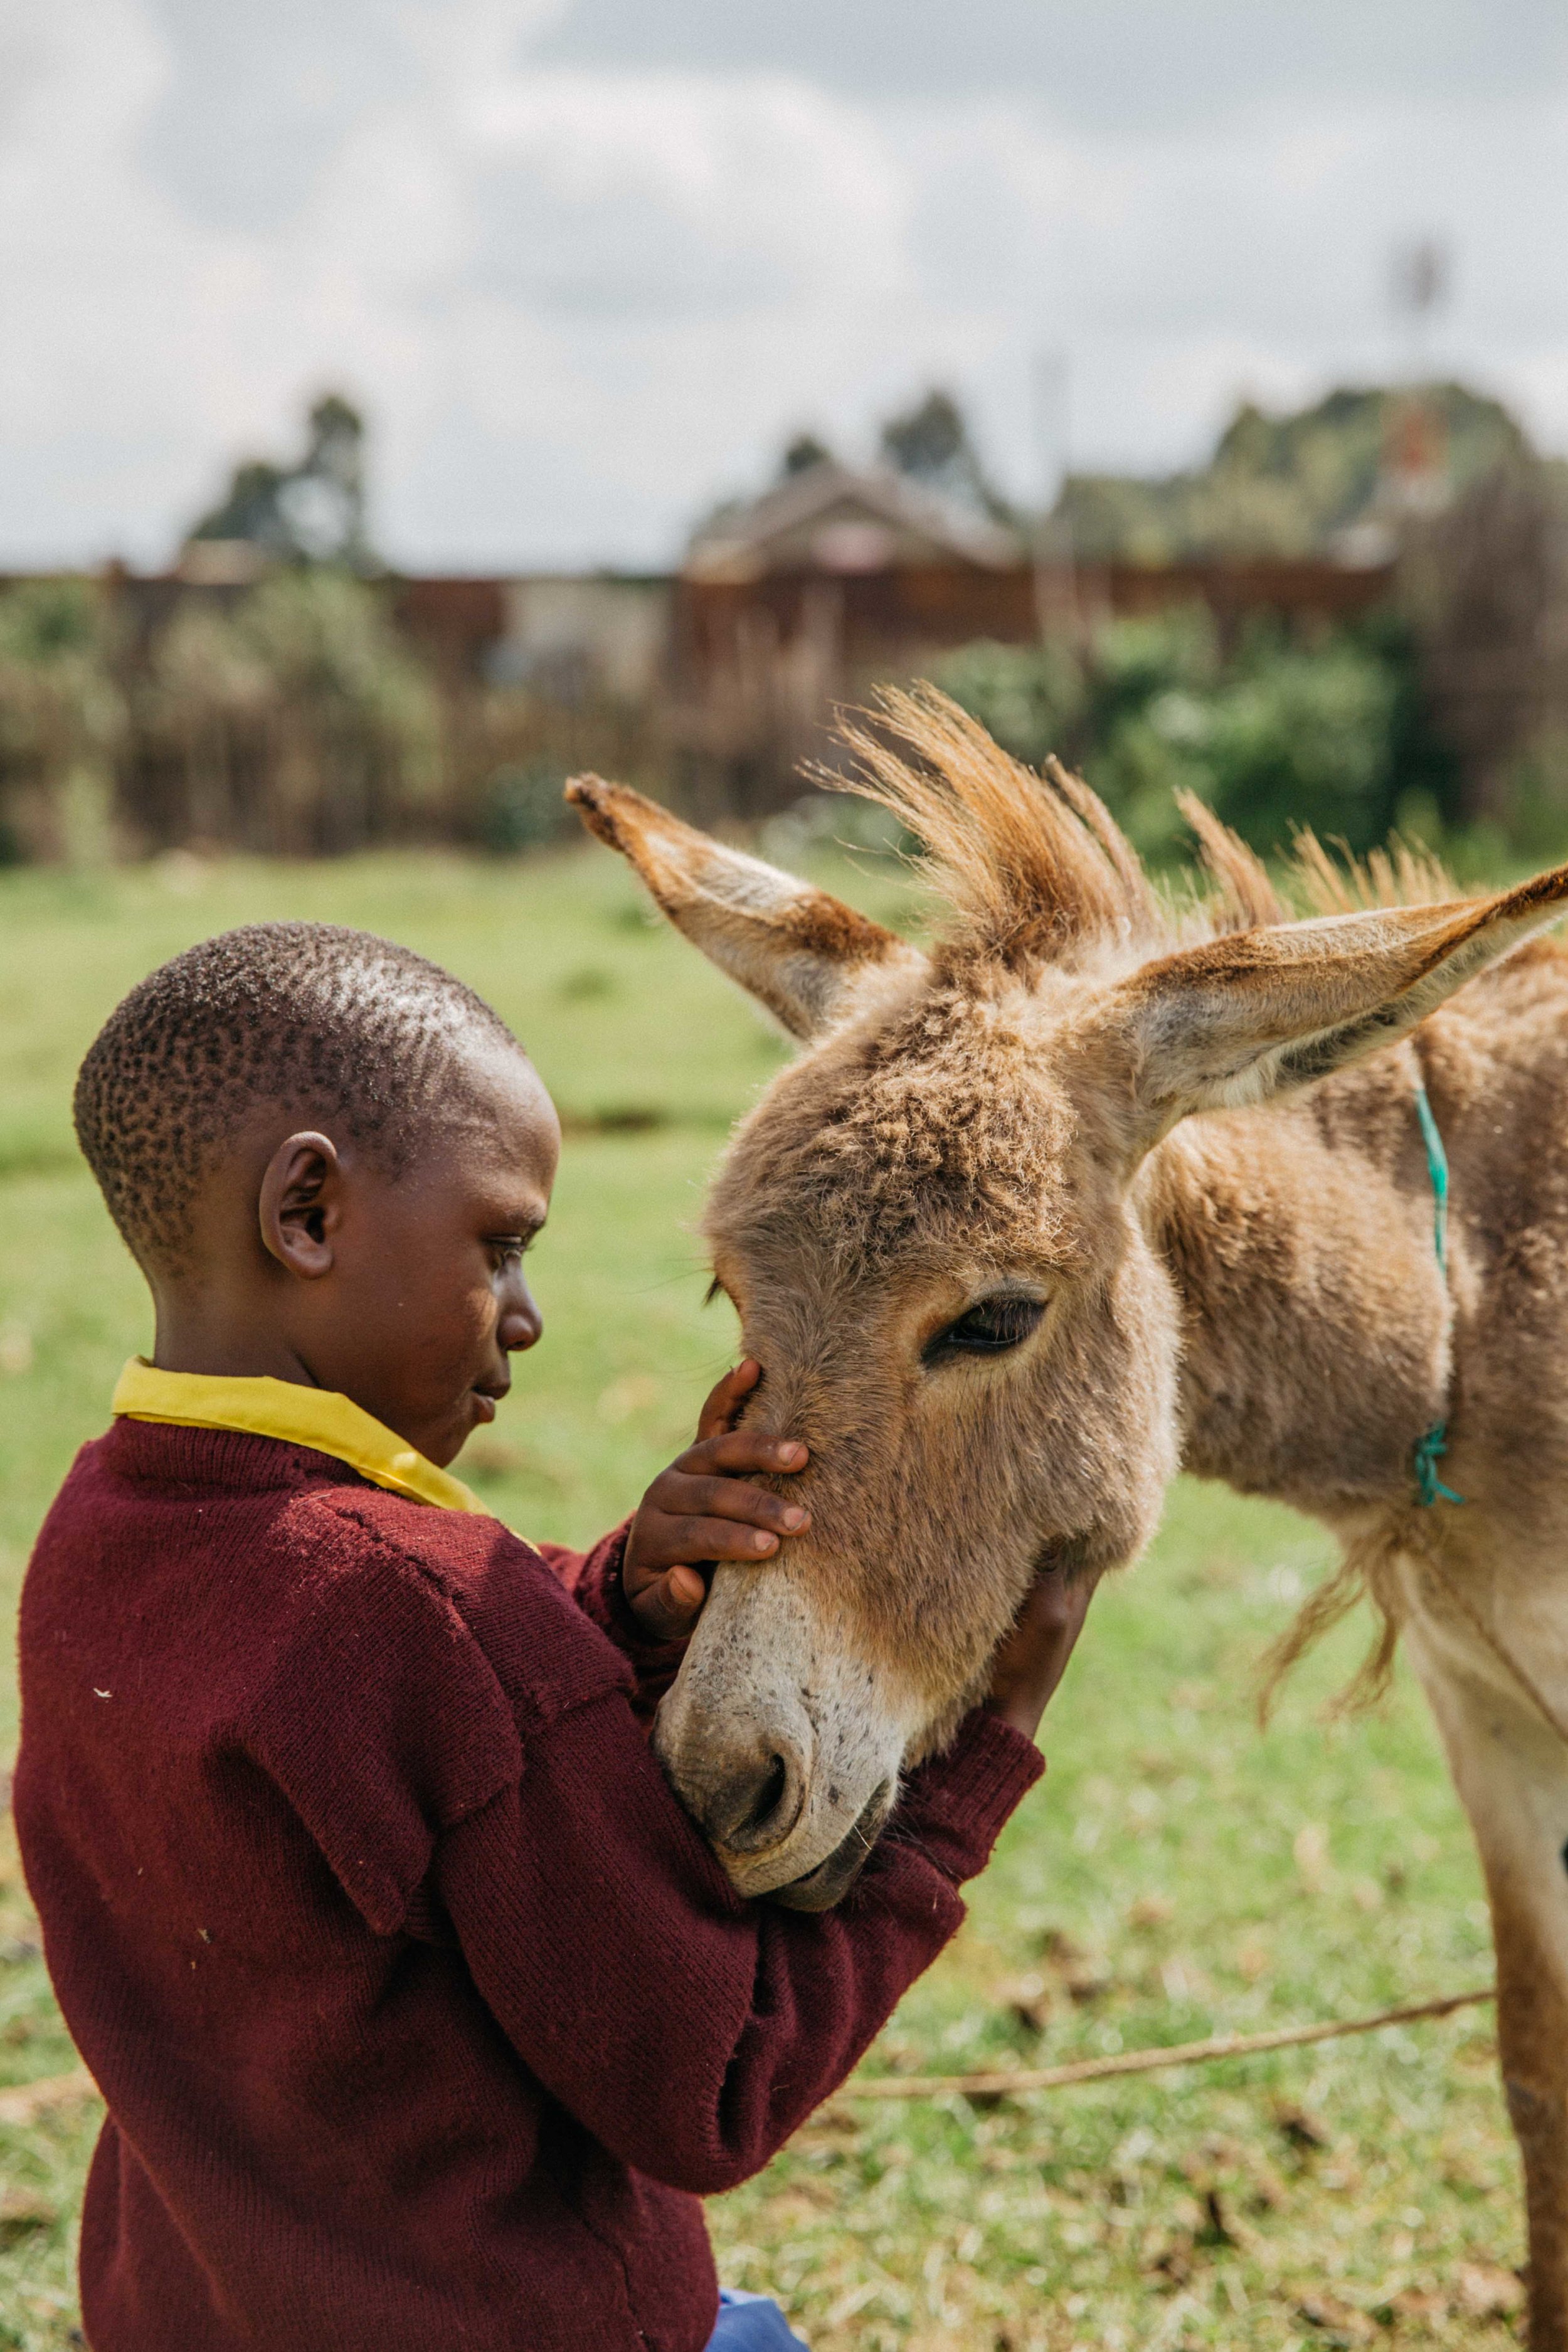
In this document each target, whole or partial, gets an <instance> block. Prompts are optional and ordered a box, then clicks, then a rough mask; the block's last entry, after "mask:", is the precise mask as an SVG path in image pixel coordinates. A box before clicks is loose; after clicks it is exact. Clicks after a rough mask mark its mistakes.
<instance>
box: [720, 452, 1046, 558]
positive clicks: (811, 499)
mask: <svg viewBox="0 0 1568 2352" xmlns="http://www.w3.org/2000/svg"><path fill="white" fill-rule="evenodd" d="M1024 560H1025V559H1024V549H1023V547H1022V545H1021V543H1020V541H1018V539H1017V538H1016V536H1015V534H1014V533H1013V532H1012V531H1010V530H1004V529H1003V528H1002V527H1001V525H1000V524H998V523H994V522H993V521H992V520H990V518H989V517H988V516H985V515H982V514H976V513H975V512H974V511H973V509H970V508H968V507H964V506H961V505H960V504H958V502H957V501H956V500H954V499H948V498H943V497H942V496H941V495H940V494H939V493H937V492H936V491H934V490H928V489H923V488H921V487H920V486H919V485H918V484H917V483H914V482H911V481H910V479H909V478H908V477H907V476H906V475H903V474H897V473H894V472H892V471H891V470H890V469H888V468H884V467H877V468H875V469H868V470H867V471H866V472H864V473H860V472H857V471H855V470H854V469H853V468H852V467H848V466H841V465H840V464H839V463H838V462H837V459H836V458H831V457H830V458H825V459H824V460H823V461H822V463H821V464H820V465H816V466H810V467H806V469H805V471H804V472H803V473H799V474H793V475H791V476H790V477H789V478H788V479H787V480H785V481H783V482H780V483H779V484H778V485H777V487H776V488H773V489H771V490H765V491H764V492H763V495H762V497H761V498H760V499H752V501H751V502H750V504H737V505H734V506H728V507H722V508H721V509H720V510H719V512H718V513H717V514H715V515H714V516H712V517H711V518H710V520H709V521H707V522H706V523H704V524H703V525H702V526H701V527H700V530H698V531H697V532H696V533H695V535H694V536H693V538H692V541H691V543H690V546H689V548H688V550H687V555H686V562H685V563H684V565H683V566H682V570H683V572H684V574H685V576H686V578H687V579H689V580H704V581H715V582H717V581H733V582H735V583H742V582H745V581H748V580H756V579H760V578H761V577H763V575H764V574H765V573H767V572H885V571H889V570H891V569H894V568H896V567H898V566H900V565H904V564H915V563H953V562H960V563H972V564H974V565H976V566H977V567H978V568H980V569H982V570H984V571H987V572H1000V571H1005V570H1009V569H1011V568H1012V567H1013V566H1015V565H1016V564H1018V563H1020V562H1023V561H1024Z"/></svg>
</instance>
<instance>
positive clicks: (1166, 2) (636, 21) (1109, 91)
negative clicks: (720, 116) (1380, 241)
mask: <svg viewBox="0 0 1568 2352" xmlns="http://www.w3.org/2000/svg"><path fill="white" fill-rule="evenodd" d="M539 54H540V55H541V56H542V57H547V58H559V59H563V60H564V59H571V60H573V61H574V62H578V63H582V64H592V65H598V66H610V65H613V66H620V67H633V68H685V69H690V70H701V71H709V72H712V71H724V70H736V69H742V68H750V69H759V68H761V69H766V68H772V69H775V70H782V71H787V72H793V73H798V74H801V75H804V76H805V77H806V78H807V79H811V80H814V81H817V82H822V83H826V84H828V85H830V86H833V87H836V88H838V89H848V90H853V91H855V92H856V93H858V94H859V95H862V96H871V97H877V96H882V97H891V96H894V95H899V94H904V95H910V96H922V97H923V96H937V97H951V96H954V95H956V94H958V93H961V92H969V93H974V92H992V91H1006V92H1011V93H1015V94H1016V93H1020V92H1022V91H1025V90H1027V91H1029V92H1031V93H1033V94H1034V95H1035V96H1037V98H1038V99H1039V100H1041V101H1043V102H1044V103H1045V104H1046V106H1047V108H1048V110H1049V111H1050V112H1051V113H1052V114H1054V115H1055V116H1057V117H1058V118H1059V119H1061V120H1063V121H1072V122H1077V123H1079V124H1082V125H1084V126H1086V127H1089V126H1092V127H1094V128H1096V129H1110V130H1116V129H1121V130H1125V131H1146V130H1149V129H1151V128H1154V127H1166V128H1169V127H1173V126H1176V125H1179V124H1183V123H1188V122H1193V121H1205V120H1215V119H1218V118H1220V117H1222V116H1224V115H1226V114H1227V113H1231V112H1234V111H1235V110H1237V109H1239V108H1242V107H1246V106H1249V105H1256V104H1258V103H1260V102H1268V101H1269V100H1296V101H1300V100H1335V101H1340V102H1342V101H1346V100H1350V101H1352V102H1353V101H1355V100H1368V99H1370V100H1379V99H1387V98H1391V97H1398V98H1426V97H1431V96H1434V95H1436V94H1440V93H1443V94H1447V93H1458V94H1464V95H1467V96H1470V97H1478V96H1482V95H1487V94H1491V95H1502V94H1505V93H1524V92H1529V91H1531V90H1533V89H1537V88H1539V86H1540V84H1541V83H1542V80H1543V79H1556V78H1559V77H1561V75H1562V74H1563V71H1564V70H1565V68H1568V11H1565V10H1564V9H1563V6H1562V5H1561V0H985V5H970V6H967V7H955V6H954V5H952V0H723V5H721V6H715V5H713V0H576V5H574V7H573V9H572V11H571V13H570V15H569V16H567V17H566V18H565V19H564V21H563V23H561V24H560V25H559V26H558V27H557V28H556V30H555V31H554V32H552V34H550V35H549V36H547V37H545V38H544V40H543V41H542V43H541V45H540V48H539Z"/></svg>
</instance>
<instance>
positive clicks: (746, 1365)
mask: <svg viewBox="0 0 1568 2352" xmlns="http://www.w3.org/2000/svg"><path fill="white" fill-rule="evenodd" d="M762 1377H763V1368H762V1366H761V1364H759V1363H758V1361H757V1360H756V1358H755V1357H754V1356H748V1357H747V1358H746V1359H745V1360H744V1362H742V1363H739V1364H737V1365H736V1366H735V1368H734V1370H733V1371H729V1372H726V1373H725V1375H724V1377H723V1379H722V1380H721V1381H718V1382H717V1383H716V1385H715V1386H714V1387H713V1388H712V1389H711V1390H710V1391H709V1394H708V1398H707V1401H706V1402H705V1403H704V1404H703V1407H702V1410H701V1412H700V1413H699V1414H698V1416H697V1436H698V1441H699V1443H700V1442H701V1440H702V1439H703V1438H705V1437H720V1436H721V1435H722V1434H723V1433H724V1431H725V1430H727V1429H728V1428H729V1427H730V1425H731V1423H732V1422H733V1420H734V1418H735V1415H736V1414H737V1413H738V1412H740V1410H741V1407H742V1404H743V1403H744V1402H745V1401H746V1399H747V1397H749V1396H750V1394H751V1392H752V1390H753V1389H754V1388H755V1387H756V1385H757V1382H758V1381H760V1380H761V1379H762Z"/></svg>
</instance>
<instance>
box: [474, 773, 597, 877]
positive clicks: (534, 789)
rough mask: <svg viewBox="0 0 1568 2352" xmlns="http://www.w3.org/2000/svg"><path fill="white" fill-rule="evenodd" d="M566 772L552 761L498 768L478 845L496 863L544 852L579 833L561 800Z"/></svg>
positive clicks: (486, 801)
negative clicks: (489, 853)
mask: <svg viewBox="0 0 1568 2352" xmlns="http://www.w3.org/2000/svg"><path fill="white" fill-rule="evenodd" d="M565 782H566V771H565V769H564V768H563V767H561V766H559V765H558V764H557V763H556V762H555V761H552V760H526V761H520V762H513V763H510V764H509V765H508V766H506V767H503V768H498V769H497V770H496V772H495V773H494V775H493V776H492V777H491V778H490V780H489V786H488V788H487V790H486V793H485V798H484V805H483V807H482V809H481V811H480V814H479V840H480V842H481V843H482V845H484V847H485V848H486V849H488V850H490V851H491V852H492V853H493V854H494V855H495V856H498V857H516V856H521V855H523V854H524V853H526V852H527V851H528V850H531V849H542V848H544V847H546V846H547V845H549V844H550V843H551V842H552V841H559V840H561V839H562V838H563V836H564V835H566V834H567V833H568V832H569V831H570V832H574V831H575V830H576V819H575V817H574V814H573V812H572V810H571V808H570V807H569V806H568V805H567V803H566V802H565V801H564V800H563V798H562V787H563V784H564V783H565Z"/></svg>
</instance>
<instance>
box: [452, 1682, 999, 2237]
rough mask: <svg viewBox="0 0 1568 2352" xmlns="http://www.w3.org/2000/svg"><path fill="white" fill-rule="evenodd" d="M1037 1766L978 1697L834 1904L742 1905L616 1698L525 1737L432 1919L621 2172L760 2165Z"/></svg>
mask: <svg viewBox="0 0 1568 2352" xmlns="http://www.w3.org/2000/svg"><path fill="white" fill-rule="evenodd" d="M1040 1770H1041V1764H1040V1759H1039V1756H1038V1754H1037V1751H1036V1750H1035V1748H1034V1747H1033V1745H1032V1744H1031V1742H1030V1741H1028V1740H1027V1739H1026V1738H1023V1737H1022V1736H1021V1735H1020V1734H1019V1733H1018V1732H1017V1731H1016V1730H1015V1729H1014V1728H1013V1727H1011V1726H1010V1725H1009V1724H1007V1723H1006V1722H1005V1721H1004V1720H1003V1718H1002V1717H1000V1716H999V1715H997V1714H996V1713H994V1712H991V1711H987V1710H978V1711H977V1712H976V1713H975V1714H974V1715H973V1716H971V1717H969V1718H968V1720H967V1721H966V1723H965V1724H964V1725H963V1727H962V1729H961V1730H960V1733H959V1735H958V1738H957V1739H956V1740H955V1741H954V1743H953V1746H952V1748H950V1749H949V1751H948V1753H947V1754H946V1755H945V1756H944V1757H942V1758H941V1759H936V1760H935V1761H934V1762H932V1763H930V1764H927V1765H925V1766H922V1767H921V1769H920V1770H919V1771H918V1772H916V1773H915V1774H914V1775H913V1776H912V1778H911V1780H910V1784H909V1788H908V1790H906V1793H905V1797H904V1800H903V1801H902V1802H901V1803H900V1807H899V1809H898V1811H897V1812H896V1813H895V1815H894V1817H893V1820H892V1822H890V1823H889V1831H888V1832H887V1833H886V1834H885V1835H884V1837H883V1839H882V1841H881V1843H879V1847H878V1849H877V1851H876V1853H874V1854H873V1855H872V1857H871V1860H870V1861H869V1862H868V1864H867V1866H866V1868H865V1871H864V1872H863V1873H862V1875H861V1878H860V1880H859V1883H858V1885H857V1886H856V1888H855V1889H854V1891H853V1893H852V1894H851V1895H850V1896H849V1897H848V1898H847V1900H846V1902H845V1903H844V1904H843V1905H842V1906H840V1908H839V1909H838V1910H837V1911H835V1912H831V1913H827V1914H825V1915H822V1916H813V1915H807V1914H803V1913H797V1912H791V1911H785V1910H783V1909H780V1908H778V1907H777V1906H773V1905H772V1904H767V1903H762V1904H757V1903H750V1902H745V1901H742V1899H741V1897H740V1896H738V1895H736V1894H735V1893H734V1891H733V1890H732V1888H731V1886H730V1884H729V1882H728V1880H727V1879H726V1878H725V1876H724V1874H723V1873H722V1871H721V1869H720V1867H719V1864H717V1862H716V1861H715V1860H714V1857H713V1855H712V1854H711V1853H710V1850H709V1848H708V1846H707V1844H706V1843H705V1842H704V1841H703V1839H702V1837H701V1836H700V1833H699V1832H698V1830H697V1829H696V1827H695V1825H694V1824H693V1823H692V1822H690V1821H689V1819H688V1817H687V1815H686V1814H685V1813H684V1812H683V1811H682V1810H681V1808H680V1807H679V1804H678V1803H677V1802H676V1800H675V1798H674V1797H673V1796H672V1795H671V1793H670V1791H669V1790H668V1787H667V1786H666V1784H665V1781H664V1780H663V1778H662V1776H661V1774H660V1772H659V1770H658V1765H657V1764H656V1763H655V1761H654V1759H653V1758H652V1756H651V1755H650V1753H649V1751H648V1749H647V1746H646V1744H645V1742H644V1739H643V1738H642V1736H641V1734H640V1732H639V1730H638V1728H637V1725H636V1723H635V1721H634V1719H633V1717H632V1715H631V1713H630V1712H629V1710H628V1709H627V1707H626V1702H625V1699H624V1698H623V1697H621V1696H619V1695H618V1694H609V1695H606V1696H605V1697H603V1698H600V1699H596V1700H594V1701H591V1702H589V1703H587V1704H585V1705H583V1706H579V1707H576V1708H574V1709H573V1710H572V1711H571V1712H570V1713H568V1714H567V1715H565V1716H563V1717H559V1718H557V1720H556V1721H555V1722H554V1723H553V1724H552V1725H551V1726H550V1727H549V1730H548V1732H547V1733H546V1734H544V1735H543V1736H542V1737H539V1738H535V1739H534V1740H532V1741H530V1743H529V1748H528V1755H527V1760H526V1762H525V1766H524V1770H523V1774H522V1779H521V1783H520V1784H519V1785H518V1786H515V1787H509V1788H507V1789H504V1790H501V1791H500V1794H499V1795H498V1796H496V1797H494V1798H492V1799H491V1801H490V1802H489V1804H487V1805H485V1806H484V1807H482V1808H481V1809H480V1810H479V1811H478V1812H476V1813H474V1814H473V1815H471V1816H470V1817H469V1818H468V1819H467V1820H466V1821H463V1822H459V1823H458V1825H457V1826H456V1827H455V1828H454V1829H452V1830H450V1831H448V1832H447V1834H446V1836H445V1837H444V1838H443V1840H442V1842H441V1845H440V1848H439V1850H438V1854H437V1874H438V1880H439V1885H440V1891H441V1895H442V1898H443V1900H444V1903H445V1906H446V1908H447V1915H448V1916H449V1917H450V1919H451V1921H452V1924H453V1926H454V1927H455V1928H456V1930H457V1933H458V1937H459V1938H460V1940H461V1943H462V1947H463V1949H464V1952H465V1954H466V1956H467V1958H468V1964H469V1967H470V1968H471V1969H472V1971H473V1974H474V1978H475V1980H476V1982H477V1983H478V1985H479V1990H480V1991H481V1992H482V1993H483V1995H484V1997H485V1999H486V2000H487V2001H488V2003H489V2007H490V2009H491V2011H493V2013H494V2015H495V2017H496V2018H497V2020H498V2021H499V2022H500V2026H501V2028H502V2030H503V2032H505V2033H506V2035H507V2037H508V2039H509V2040H510V2042H511V2044H512V2046H513V2048H514V2049H515V2050H516V2051H517V2053H518V2055H519V2056H520V2057H521V2059H522V2061H523V2062H524V2063H525V2064H526V2065H527V2066H528V2067H529V2068H530V2070H531V2072H532V2073H533V2074H535V2075H536V2076H537V2077H538V2078H539V2080H540V2081H541V2082H542V2084H544V2086H545V2087H546V2089H547V2090H549V2091H550V2093H551V2094H552V2096H554V2097H555V2098H556V2099H558V2100H559V2101H560V2102H561V2103H562V2105H563V2106H565V2107H567V2108H568V2109H569V2110H570V2111H571V2113H572V2114H574V2116H576V2117H577V2118H578V2120H579V2121H580V2122H582V2123H583V2124H584V2125H585V2126H587V2128H588V2129H589V2130H590V2131H592V2132H593V2133H594V2134H595V2137H597V2138H598V2139H599V2140H601V2141H602V2142H603V2143H604V2144H605V2146H606V2147H609V2148H611V2149H613V2150H614V2151H615V2152H616V2154H617V2155H619V2156H620V2157H621V2158H623V2159H624V2160H625V2161H626V2162H627V2163H630V2164H632V2165H634V2166H636V2167H637V2168H638V2169H639V2170H641V2171H644V2172H647V2173H649V2174H651V2175H653V2176H654V2177H655V2178H657V2179H661V2180H665V2181H668V2182H670V2183H671V2184H673V2185H675V2186H677V2187H681V2188H687V2189H694V2190H696V2191H698V2192H699V2193H710V2192H713V2191H716V2190H718V2189H727V2188H730V2187H731V2186H733V2184H734V2183H735V2182H737V2181H739V2180H742V2179H746V2178H747V2177H748V2175H750V2174H751V2173H752V2172H755V2171H757V2170H758V2169H759V2168H761V2167H762V2166H763V2165H764V2164H765V2163H767V2161H768V2159H769V2158H771V2157H772V2156H773V2154H774V2153H775V2151H776V2150H777V2149H778V2148H779V2147H781V2146H782V2145H783V2143H784V2140H785V2139H787V2138H788V2137H789V2135H790V2134H791V2132H793V2131H794V2130H795V2128H796V2127H797V2126H798V2125H799V2124H800V2123H801V2122H802V2121H803V2119H804V2118H805V2116H807V2115H809V2114H810V2112H811V2110H812V2109H813V2108H814V2107H815V2106H816V2105H818V2104H819V2103H820V2101H821V2100H822V2099H824V2098H825V2097H826V2095H828V2093H829V2092H830V2091H832V2090H833V2089H834V2088H835V2087H836V2086H837V2084H839V2083H840V2082H842V2081H843V2079H844V2077H845V2075H846V2074H847V2073H848V2072H849V2070H850V2069H851V2068H852V2067H853V2066H854V2064H855V2063H856V2062H857V2060H858V2058H859V2056H860V2054H861V2053H862V2052H863V2051H864V2050H865V2048H866V2045H867V2044H868V2042H869V2041H870V2040H871V2038H872V2036H873V2035H874V2034H875V2033H876V2032H877V2031H878V2030H879V2027H880V2026H881V2025H882V2024H883V2023H884V2022H885V2021H886V2019H887V2018H888V2016H889V2013H890V2012H891V2011H892V2009H893V2007H894V2005H895V2004H896V2003H897V2001H898V2000H899V1999H900V1996H901V1995H902V1994H903V1992H904V1991H905V1990H906V1989H907V1988H908V1986H909V1985H910V1984H911V1983H912V1982H913V1980H914V1979H915V1978H916V1977H918V1976H919V1975H920V1974H921V1971H922V1970H923V1969H925V1968H927V1967H929V1965H930V1963H931V1960H932V1959H934V1958H935V1957H936V1954H937V1953H938V1952H939V1951H940V1950H941V1948H942V1945H943V1944H945V1943H946V1941H947V1940H948V1937H950V1936H951V1935H952V1932H953V1930H954V1929H955V1927H957V1926H958V1924H959V1922H960V1920H961V1919H962V1918H963V1904H962V1903H961V1902H960V1900H959V1897H958V1894H957V1885H958V1883H959V1882H960V1881H962V1880H963V1879H965V1878H968V1877H972V1876H973V1874H974V1873H975V1872H977V1871H978V1870H980V1869H981V1868H983V1867H984V1863H985V1860H986V1858H987V1856H988V1854H989V1853H990V1849H991V1845H992V1843H993V1841H994V1838H995V1835H996V1832H998V1830H999V1829H1000V1828H1001V1826H1002V1824H1003V1822H1005V1820H1006V1818H1007V1816H1008V1814H1009V1813H1010V1812H1011V1811H1013V1809H1014V1807H1015V1806H1016V1803H1017V1802H1018V1801H1019V1799H1020V1798H1021V1797H1022V1796H1023V1794H1024V1793H1025V1791H1026V1790H1027V1789H1028V1788H1029V1787H1031V1786H1032V1785H1033V1783H1034V1781H1035V1780H1037V1777H1038V1775H1039V1772H1040Z"/></svg>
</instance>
